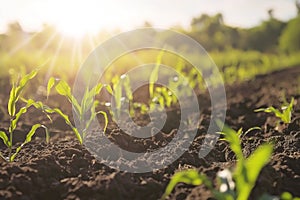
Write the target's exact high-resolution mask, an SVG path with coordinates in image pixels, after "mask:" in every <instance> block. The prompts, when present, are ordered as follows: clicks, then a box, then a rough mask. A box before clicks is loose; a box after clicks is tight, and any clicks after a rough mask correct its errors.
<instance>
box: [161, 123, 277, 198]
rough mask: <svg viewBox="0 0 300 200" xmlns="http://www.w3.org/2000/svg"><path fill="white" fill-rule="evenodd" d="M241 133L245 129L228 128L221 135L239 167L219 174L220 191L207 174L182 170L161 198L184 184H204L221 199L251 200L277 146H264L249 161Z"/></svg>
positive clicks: (220, 124) (215, 196)
mask: <svg viewBox="0 0 300 200" xmlns="http://www.w3.org/2000/svg"><path fill="white" fill-rule="evenodd" d="M218 124H219V126H220V127H222V126H223V125H222V123H219V122H218ZM241 133H242V129H240V130H239V131H238V132H236V131H235V130H233V129H231V128H229V127H227V126H224V128H223V131H222V132H221V134H223V135H224V139H225V140H226V141H228V143H229V145H230V148H231V149H232V151H233V152H234V153H235V155H236V157H237V164H236V167H235V169H234V171H233V172H231V171H229V170H228V169H225V170H223V171H221V172H219V173H218V183H219V188H218V189H215V188H214V187H213V184H212V181H210V180H209V179H208V177H207V176H206V175H204V174H199V173H198V172H197V171H196V170H188V171H181V172H178V173H176V174H175V175H174V176H173V177H172V179H171V181H170V183H169V184H168V186H167V188H166V190H165V193H164V194H163V196H162V198H161V199H165V198H166V197H167V196H168V195H169V194H170V193H171V192H172V190H173V188H174V187H175V186H176V184H177V183H180V182H182V183H186V184H192V185H201V184H204V185H205V186H206V187H207V188H208V189H209V190H210V191H211V192H212V194H213V196H214V198H216V199H218V200H235V199H237V200H245V199H248V198H249V196H250V193H251V190H252V189H253V187H254V186H255V182H256V180H257V177H258V175H259V173H260V171H261V169H262V168H263V167H264V166H265V165H266V164H267V163H268V160H269V159H270V157H271V154H272V151H273V146H272V145H270V144H263V145H260V146H259V147H258V148H257V149H256V150H255V151H254V152H253V153H252V154H251V155H250V156H249V157H248V158H245V157H244V155H243V152H242V147H241V142H240V139H239V134H241Z"/></svg>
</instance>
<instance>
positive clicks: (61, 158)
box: [0, 67, 300, 200]
mask: <svg viewBox="0 0 300 200" xmlns="http://www.w3.org/2000/svg"><path fill="white" fill-rule="evenodd" d="M299 78H300V67H293V68H288V69H286V70H283V71H278V72H274V73H272V74H268V75H261V76H258V77H256V78H255V79H254V80H251V81H248V82H244V83H242V84H239V85H232V86H227V87H226V93H227V115H226V124H228V125H229V126H231V127H232V128H234V129H236V130H237V129H239V128H241V127H243V129H244V130H247V129H248V128H251V127H254V126H259V127H261V128H262V130H255V131H251V132H250V133H248V134H247V135H243V136H242V146H243V151H244V154H245V155H246V156H248V155H250V154H251V153H252V152H253V151H254V150H255V149H256V148H257V147H258V146H259V145H260V144H262V143H264V142H267V143H268V142H273V143H274V144H275V146H274V152H273V155H272V158H271V161H270V162H269V164H268V165H267V166H265V167H264V168H263V170H262V172H261V174H260V176H259V178H258V180H257V183H256V186H255V188H254V190H253V191H252V194H251V199H258V197H259V196H260V195H262V194H263V193H268V194H272V195H280V194H281V193H282V192H285V191H288V192H290V193H291V194H293V195H294V196H300V190H299V188H300V85H299V80H300V79H299ZM1 91H5V92H1V94H0V95H1V96H0V97H1V98H0V105H1V109H0V121H1V123H0V130H2V131H6V128H7V126H8V119H7V116H6V115H5V114H4V112H5V110H6V105H5V103H6V101H5V98H4V97H5V95H7V92H8V91H7V89H6V88H5V89H3V90H1ZM283 93H284V94H285V96H286V97H287V99H288V101H289V100H290V99H291V97H294V98H295V100H296V103H297V104H296V105H295V107H294V112H293V117H292V119H293V120H292V123H291V124H289V125H287V126H282V127H281V128H280V129H279V130H276V122H277V119H276V118H274V117H273V116H272V115H271V114H265V113H255V112H253V110H254V109H256V108H260V107H268V106H271V105H272V106H275V107H279V106H280V105H281V102H282V96H283ZM199 98H202V101H201V102H202V103H203V105H201V107H202V109H203V108H204V110H203V111H202V113H201V120H199V124H197V123H195V127H194V129H197V130H196V131H197V135H196V137H195V139H194V142H193V143H192V145H191V146H190V148H189V150H188V151H186V152H185V153H184V154H183V155H182V156H181V157H180V158H179V159H178V160H176V161H175V162H174V163H172V164H171V165H169V166H167V167H166V168H164V169H160V170H157V171H155V172H149V173H143V174H138V173H137V174H135V173H126V172H120V171H117V170H114V169H111V168H109V167H107V166H106V165H104V164H102V163H101V160H97V159H95V157H93V156H92V155H91V154H90V153H89V151H88V150H87V149H86V148H85V146H82V145H80V144H79V142H78V141H77V140H76V138H75V137H74V135H73V133H72V132H71V131H70V130H69V128H68V127H67V126H66V125H65V124H64V123H63V120H61V119H60V118H59V117H54V123H53V124H50V123H49V121H48V120H47V118H45V117H44V116H43V115H42V113H39V112H36V111H34V110H31V111H30V112H29V113H28V114H26V116H27V117H25V118H23V119H22V120H21V122H20V123H19V126H18V127H20V128H19V129H18V130H17V131H16V133H15V141H14V142H15V143H18V142H21V141H22V140H23V139H24V138H25V134H26V133H27V132H28V130H29V129H30V127H31V126H32V125H33V124H34V123H36V122H40V123H41V121H42V122H44V124H46V125H48V126H49V127H50V130H51V143H50V144H46V143H45V142H44V141H45V140H44V133H43V130H39V131H38V133H37V135H36V136H35V137H34V140H33V141H32V142H30V143H28V144H26V145H25V146H24V147H23V149H22V150H21V152H20V153H19V155H18V156H17V157H16V160H15V162H12V163H6V162H2V163H0V165H1V170H0V199H24V200H25V199H159V198H160V197H161V196H162V194H163V192H164V190H165V188H166V186H167V184H168V182H169V181H170V178H171V176H172V175H173V174H174V173H175V172H176V171H179V170H182V169H187V168H197V169H198V170H199V172H201V173H205V174H206V175H207V176H208V177H210V178H211V179H212V180H214V179H215V177H216V173H217V172H218V171H220V170H222V169H225V168H232V167H234V165H235V157H234V154H233V153H232V151H231V150H230V148H229V146H228V144H227V143H226V142H224V141H218V142H217V144H216V145H215V147H214V148H213V150H212V151H211V152H210V153H209V154H208V155H207V156H206V157H204V158H199V157H198V152H199V149H200V146H201V145H202V140H203V138H204V137H205V135H206V132H207V128H208V124H209V120H210V103H209V99H208V98H207V96H201V97H199ZM65 103H66V102H62V104H64V105H65ZM63 108H64V109H66V110H68V109H70V108H68V106H64V107H63ZM69 112H70V110H69ZM167 113H168V120H167V123H166V124H167V125H166V126H165V127H164V128H163V129H162V130H161V132H160V133H158V134H157V135H156V136H153V137H150V138H146V139H138V138H134V137H130V136H128V135H126V134H123V133H122V131H121V130H120V129H118V128H116V127H115V126H114V125H113V124H111V125H110V127H109V129H108V132H107V136H108V138H109V139H110V140H111V141H113V142H114V143H116V144H118V145H119V146H120V147H122V148H124V149H127V150H130V151H133V152H141V151H146V150H149V149H150V150H151V149H157V148H159V147H162V146H164V145H167V144H168V142H169V141H170V139H172V137H173V136H174V134H176V127H177V125H176V124H177V123H176V122H178V121H179V120H180V119H179V118H178V117H179V114H178V111H177V110H176V108H173V109H170V110H169V111H168V112H167ZM135 120H136V122H137V123H140V124H147V123H148V122H147V120H148V117H147V116H146V117H145V116H139V117H137V119H135ZM186 131H187V132H188V131H190V130H186ZM103 148H104V147H103ZM1 149H2V150H1V152H3V154H4V155H7V153H8V152H7V150H5V148H4V145H3V144H2V143H1ZM116 159H118V156H116ZM210 197H211V193H210V192H209V191H208V190H207V188H205V187H204V186H197V187H195V186H189V185H185V184H178V185H177V186H176V188H175V190H174V191H173V193H172V194H171V195H170V196H169V199H208V198H210Z"/></svg>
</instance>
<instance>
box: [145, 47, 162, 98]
mask: <svg viewBox="0 0 300 200" xmlns="http://www.w3.org/2000/svg"><path fill="white" fill-rule="evenodd" d="M163 55H164V51H161V52H160V53H159V54H158V56H157V59H156V64H155V67H154V69H153V70H152V72H151V74H150V78H149V95H150V99H153V98H154V84H155V83H156V82H157V80H158V72H159V67H160V65H161V62H162V57H163Z"/></svg>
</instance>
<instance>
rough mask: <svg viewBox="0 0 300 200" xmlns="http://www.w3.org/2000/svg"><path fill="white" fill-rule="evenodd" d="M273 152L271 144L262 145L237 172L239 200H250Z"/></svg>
mask: <svg viewBox="0 0 300 200" xmlns="http://www.w3.org/2000/svg"><path fill="white" fill-rule="evenodd" d="M272 151H273V146H272V145H270V144H263V145H260V146H259V147H258V148H257V149H256V150H255V151H254V152H253V154H251V155H250V157H249V158H248V159H247V160H246V161H245V162H244V163H243V165H242V166H241V168H240V169H236V171H235V177H236V178H235V179H236V183H237V184H236V185H237V193H238V198H237V199H238V200H243V199H248V197H249V195H250V193H251V190H252V189H253V187H254V186H255V183H256V179H257V177H258V175H259V173H260V171H261V169H262V168H263V167H264V166H265V165H266V164H267V163H268V162H269V159H270V157H271V154H272Z"/></svg>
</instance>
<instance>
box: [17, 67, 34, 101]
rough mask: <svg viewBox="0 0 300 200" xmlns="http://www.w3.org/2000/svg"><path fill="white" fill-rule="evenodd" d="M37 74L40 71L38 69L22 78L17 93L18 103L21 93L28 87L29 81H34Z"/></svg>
mask: <svg viewBox="0 0 300 200" xmlns="http://www.w3.org/2000/svg"><path fill="white" fill-rule="evenodd" d="M37 73H38V70H37V69H36V70H33V71H32V72H30V73H29V74H26V75H25V76H23V77H22V78H21V80H20V83H19V85H18V86H17V87H16V91H15V98H16V101H15V102H17V101H18V99H19V97H20V95H21V92H22V91H23V89H24V87H25V86H26V85H27V83H28V82H29V80H31V79H33V78H34V77H35V76H36V75H37Z"/></svg>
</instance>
